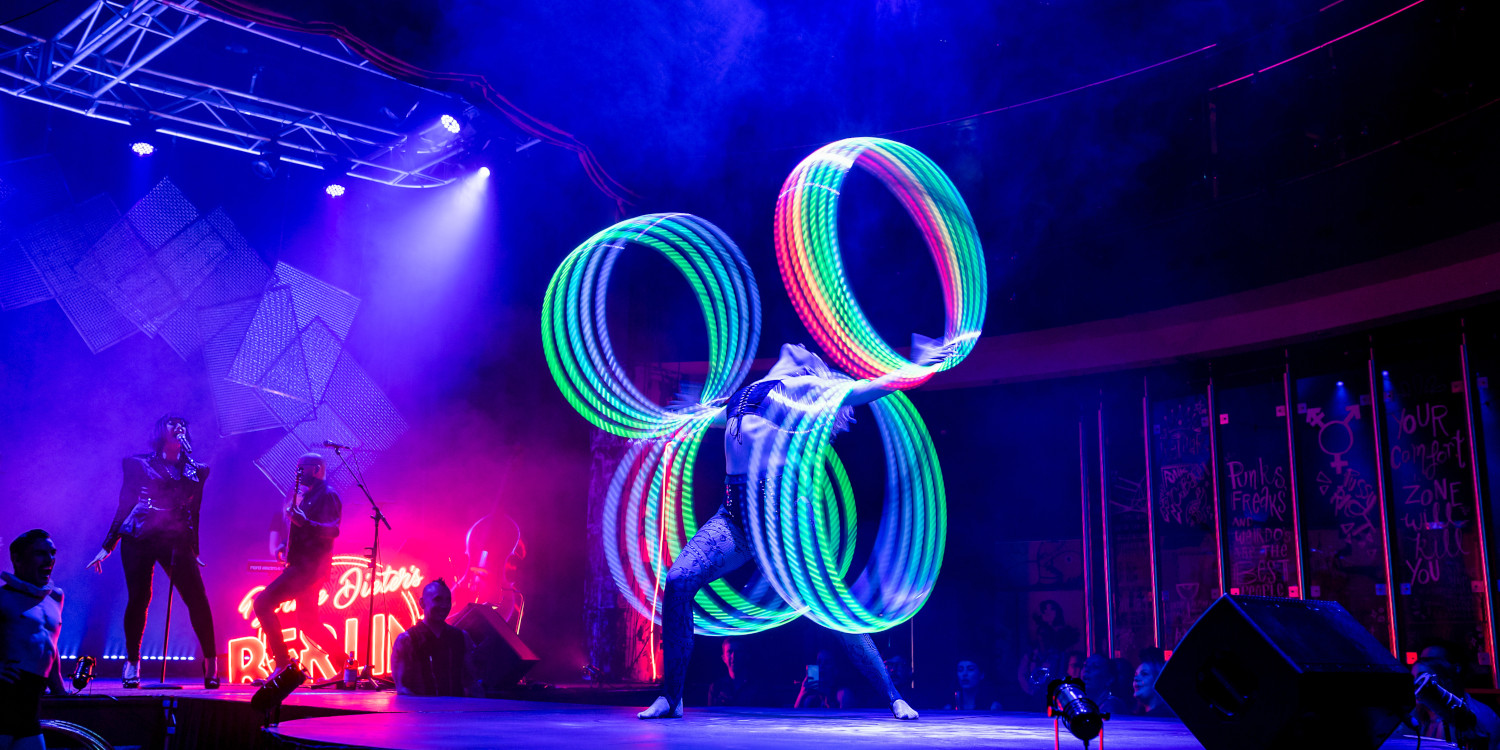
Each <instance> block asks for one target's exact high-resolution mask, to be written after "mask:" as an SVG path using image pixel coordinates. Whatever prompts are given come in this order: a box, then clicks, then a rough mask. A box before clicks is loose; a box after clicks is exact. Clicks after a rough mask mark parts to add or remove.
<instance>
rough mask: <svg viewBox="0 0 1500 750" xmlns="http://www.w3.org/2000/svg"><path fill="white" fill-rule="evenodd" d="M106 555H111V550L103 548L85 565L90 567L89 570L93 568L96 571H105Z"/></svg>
mask: <svg viewBox="0 0 1500 750" xmlns="http://www.w3.org/2000/svg"><path fill="white" fill-rule="evenodd" d="M106 557H109V550H104V549H101V550H99V552H98V553H96V554H95V555H94V559H92V560H89V561H88V563H86V564H85V565H84V566H83V567H85V568H88V569H89V570H92V571H94V572H95V573H103V572H104V559H105V558H106Z"/></svg>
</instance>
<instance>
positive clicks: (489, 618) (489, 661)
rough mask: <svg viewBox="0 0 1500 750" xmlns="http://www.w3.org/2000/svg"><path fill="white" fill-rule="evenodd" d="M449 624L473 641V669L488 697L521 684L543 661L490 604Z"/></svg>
mask: <svg viewBox="0 0 1500 750" xmlns="http://www.w3.org/2000/svg"><path fill="white" fill-rule="evenodd" d="M449 622H451V623H453V626H454V627H456V628H458V629H460V630H462V631H464V632H465V633H468V634H469V638H471V639H473V641H474V647H475V651H474V667H475V669H476V670H477V671H478V673H479V674H478V675H477V676H478V677H479V683H480V685H481V686H482V687H483V688H484V691H485V693H490V692H491V691H494V690H498V689H501V688H508V687H511V686H513V685H515V684H516V683H517V682H520V681H521V678H522V677H524V676H525V675H526V673H527V672H529V671H531V668H532V667H534V666H536V663H537V662H538V661H541V659H539V658H537V655H536V654H535V653H534V652H532V650H531V649H530V648H527V647H526V644H525V643H522V642H521V637H520V636H518V635H516V631H514V630H511V629H510V625H508V624H506V622H505V618H503V617H501V616H500V613H499V612H496V611H495V608H494V607H491V606H489V605H488V604H468V605H465V606H464V608H463V609H462V610H459V613H458V617H455V618H452V619H450V620H449Z"/></svg>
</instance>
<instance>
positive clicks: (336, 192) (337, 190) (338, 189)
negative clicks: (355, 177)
mask: <svg viewBox="0 0 1500 750" xmlns="http://www.w3.org/2000/svg"><path fill="white" fill-rule="evenodd" d="M323 192H325V193H328V194H329V195H331V196H333V197H335V198H337V197H339V196H340V195H343V194H344V186H343V185H340V184H338V183H334V184H332V185H329V186H328V187H327V188H326V189H324V190H323Z"/></svg>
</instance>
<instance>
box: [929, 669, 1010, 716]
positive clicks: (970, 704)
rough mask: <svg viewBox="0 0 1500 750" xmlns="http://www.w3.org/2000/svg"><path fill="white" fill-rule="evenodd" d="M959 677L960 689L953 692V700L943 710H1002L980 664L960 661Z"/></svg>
mask: <svg viewBox="0 0 1500 750" xmlns="http://www.w3.org/2000/svg"><path fill="white" fill-rule="evenodd" d="M957 676H958V689H957V690H954V691H953V700H952V701H950V702H949V703H948V705H946V706H943V708H945V709H950V710H955V711H999V710H1000V701H999V699H998V698H997V697H996V695H995V691H994V689H993V688H992V687H991V686H990V683H989V681H987V680H985V678H984V670H982V669H980V668H979V662H977V661H974V660H973V659H967V658H966V659H959V660H958V674H957Z"/></svg>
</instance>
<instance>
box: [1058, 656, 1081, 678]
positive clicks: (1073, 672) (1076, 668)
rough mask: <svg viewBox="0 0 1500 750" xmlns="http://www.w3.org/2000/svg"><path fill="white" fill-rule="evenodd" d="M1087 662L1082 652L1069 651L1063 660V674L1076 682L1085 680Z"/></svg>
mask: <svg viewBox="0 0 1500 750" xmlns="http://www.w3.org/2000/svg"><path fill="white" fill-rule="evenodd" d="M1085 661H1086V660H1085V659H1084V657H1083V652H1082V651H1069V652H1068V654H1067V656H1066V657H1065V658H1064V660H1063V674H1064V676H1067V677H1072V678H1073V679H1075V680H1081V679H1083V665H1084V662H1085Z"/></svg>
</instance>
